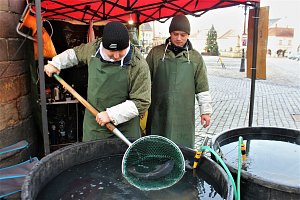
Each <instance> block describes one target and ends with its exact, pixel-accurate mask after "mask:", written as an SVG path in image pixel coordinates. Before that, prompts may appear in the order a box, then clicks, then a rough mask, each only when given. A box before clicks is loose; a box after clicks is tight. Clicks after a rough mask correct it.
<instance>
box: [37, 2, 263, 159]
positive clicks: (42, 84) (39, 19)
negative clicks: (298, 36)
mask: <svg viewBox="0 0 300 200" xmlns="http://www.w3.org/2000/svg"><path fill="white" fill-rule="evenodd" d="M174 1H176V0H174ZM55 2H56V3H59V1H55ZM107 2H109V1H107ZM136 2H137V0H136V1H135V3H136ZM191 2H192V0H191ZM221 2H226V0H222V1H220V3H221ZM228 2H235V3H236V5H239V4H242V3H240V2H238V1H228ZM135 3H133V4H132V5H131V6H133V5H134V4H135ZM197 3H198V0H197V1H196V4H197ZM75 5H78V4H75ZM174 5H175V4H174ZM218 5H219V4H216V5H214V7H213V8H212V9H216V8H223V7H218ZM232 5H235V4H231V6H232ZM245 5H247V6H252V7H254V9H255V15H254V27H253V28H254V33H253V50H252V55H253V57H252V67H251V70H252V76H251V93H250V108H249V109H250V110H249V124H248V126H249V127H251V126H252V122H253V109H254V96H255V80H256V60H257V41H258V21H259V9H260V3H249V2H247V3H246V4H245ZM87 6H88V5H86V7H87ZM113 6H118V7H120V6H119V5H118V4H117V3H116V4H114V5H113ZM153 6H158V5H156V4H154V5H153ZM128 7H130V6H129V4H128ZM225 7H228V6H225ZM87 8H88V7H87ZM113 8H114V7H113ZM113 8H112V9H113ZM122 8H123V9H127V8H124V7H122ZM103 9H105V6H104V5H103ZM112 9H111V10H112ZM128 9H129V8H128ZM145 9H147V8H145ZM148 9H149V7H148ZM35 10H36V11H35V12H36V23H37V40H38V69H39V77H40V81H39V82H40V98H41V99H40V100H41V101H40V104H41V113H42V127H43V129H42V131H43V140H44V153H45V155H48V154H49V153H50V146H49V137H48V118H47V108H46V94H45V74H44V55H43V39H42V14H41V13H42V8H41V0H35ZM209 10H210V9H209ZM182 11H184V13H186V14H190V15H192V16H196V17H200V16H201V15H203V14H204V13H206V12H207V11H208V10H204V11H202V13H200V14H194V13H190V12H188V11H186V10H184V9H182V8H178V10H177V11H176V13H177V12H178V13H182ZM54 12H55V11H54ZM89 12H92V11H90V10H89V9H86V10H85V13H89ZM157 12H158V11H157ZM92 13H93V16H97V15H98V14H97V13H98V10H95V11H93V12H92ZM129 13H134V11H133V10H131V11H130V10H129ZM139 14H141V13H139ZM60 15H62V14H60ZM63 15H64V16H66V17H68V18H70V17H69V16H67V15H65V14H63ZM127 15H128V13H127ZM120 16H121V15H120ZM120 16H115V18H116V20H118V18H119V17H120ZM138 16H139V15H138V14H137V17H138ZM170 17H171V16H170ZM82 19H84V17H83V18H82ZM107 19H108V18H107ZM147 19H149V21H153V20H157V21H160V20H161V19H154V18H152V17H151V16H147ZM76 20H77V19H76ZM102 20H106V19H104V18H103V19H102ZM166 20H167V19H166ZM166 20H165V21H166ZM81 21H83V20H81ZM120 21H122V20H120ZM165 21H160V22H165ZM83 22H84V21H83ZM144 22H148V20H145V21H144ZM144 22H143V23H144Z"/></svg>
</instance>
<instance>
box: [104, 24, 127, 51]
mask: <svg viewBox="0 0 300 200" xmlns="http://www.w3.org/2000/svg"><path fill="white" fill-rule="evenodd" d="M102 44H103V47H104V48H105V49H108V50H113V51H120V50H123V49H126V48H127V47H128V46H129V33H128V30H127V28H126V26H124V25H123V24H122V23H121V22H109V23H107V24H106V25H105V27H104V29H103V35H102Z"/></svg>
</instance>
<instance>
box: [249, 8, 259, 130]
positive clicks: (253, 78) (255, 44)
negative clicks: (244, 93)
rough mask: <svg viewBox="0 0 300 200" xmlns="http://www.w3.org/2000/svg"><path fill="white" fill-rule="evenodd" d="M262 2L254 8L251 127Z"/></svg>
mask: <svg viewBox="0 0 300 200" xmlns="http://www.w3.org/2000/svg"><path fill="white" fill-rule="evenodd" d="M259 8H260V4H259V3H255V8H254V12H255V14H254V32H253V49H252V55H253V56H252V68H251V69H252V72H251V73H252V74H251V94H250V110H249V127H252V122H253V108H254V95H255V80H256V60H257V40H258V20H259Z"/></svg>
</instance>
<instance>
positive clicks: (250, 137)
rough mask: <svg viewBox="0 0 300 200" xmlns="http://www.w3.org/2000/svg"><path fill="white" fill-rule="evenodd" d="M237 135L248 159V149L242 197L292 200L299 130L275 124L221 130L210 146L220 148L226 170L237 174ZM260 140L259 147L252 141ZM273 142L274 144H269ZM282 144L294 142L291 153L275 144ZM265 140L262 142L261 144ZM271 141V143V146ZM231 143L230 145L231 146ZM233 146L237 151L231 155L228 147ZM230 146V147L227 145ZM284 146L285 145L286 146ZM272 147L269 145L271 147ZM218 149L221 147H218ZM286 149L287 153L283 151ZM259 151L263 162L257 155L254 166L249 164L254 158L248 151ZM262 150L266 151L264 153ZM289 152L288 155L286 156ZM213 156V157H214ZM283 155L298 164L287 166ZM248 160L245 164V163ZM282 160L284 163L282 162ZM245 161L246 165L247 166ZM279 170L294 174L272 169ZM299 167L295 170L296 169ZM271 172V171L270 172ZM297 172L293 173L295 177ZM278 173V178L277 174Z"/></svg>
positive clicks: (298, 193) (297, 188)
mask: <svg viewBox="0 0 300 200" xmlns="http://www.w3.org/2000/svg"><path fill="white" fill-rule="evenodd" d="M239 136H242V137H243V140H244V144H245V145H246V155H247V159H248V153H249V151H252V152H250V153H249V161H247V160H246V162H245V164H246V165H245V166H246V167H245V168H244V169H243V167H242V170H241V188H240V190H241V199H244V200H248V199H265V200H268V199H272V200H277V199H278V200H282V199H287V200H293V199H295V200H296V199H300V177H299V174H300V171H299V169H300V168H299V166H300V157H299V151H300V147H299V144H300V131H299V130H293V129H285V128H275V127H247V128H238V129H231V130H228V131H224V132H222V133H220V134H218V135H216V136H214V137H213V138H212V143H211V144H212V148H213V149H214V150H215V151H216V152H221V153H220V154H222V156H223V160H224V162H225V163H226V165H227V166H228V168H229V170H230V171H231V172H232V173H233V175H235V176H236V175H237V166H238V165H237V154H238V148H237V141H238V140H239ZM258 141H260V142H261V143H260V144H263V145H260V147H259V148H257V146H255V145H254V144H257V142H258ZM272 143H273V144H272ZM280 143H282V144H285V145H287V146H289V145H293V148H290V149H293V150H290V151H293V152H292V153H288V151H286V150H287V148H280V145H279V146H278V145H274V144H280ZM264 144H265V145H264ZM270 144H272V146H270ZM230 145H231V146H230ZM234 146H236V148H235V149H234V152H236V155H235V156H230V155H231V154H232V152H230V149H232V148H231V147H234ZM228 147H230V148H228ZM285 147H286V146H285ZM270 148H272V149H270ZM219 149H221V151H219ZM259 149H265V150H269V151H268V152H263V153H261V152H262V151H260V150H259ZM284 152H286V153H284ZM260 153H261V154H262V155H261V156H262V157H263V162H261V159H257V164H255V166H254V165H253V166H254V167H253V166H251V164H252V163H251V162H253V163H255V160H254V159H252V160H251V155H254V154H255V155H254V156H253V158H254V157H256V158H259V155H258V154H260ZM279 153H281V154H282V153H284V155H283V156H280V155H278V154H279ZM263 154H267V155H266V156H263ZM274 154H276V155H275V156H280V158H281V159H278V160H275V159H274V160H271V161H272V162H271V161H270V159H271V158H273V155H274ZM289 156H291V158H289ZM213 159H214V158H213ZM284 159H287V160H290V161H291V163H292V165H293V164H295V165H297V166H298V167H297V166H293V169H295V170H290V169H289V166H288V164H287V163H288V162H285V161H283V160H284ZM247 162H248V164H249V165H248V164H247ZM282 162H284V163H282ZM247 165H248V168H247ZM259 165H262V167H263V168H264V169H265V172H263V170H261V171H259V173H258V174H257V173H256V171H255V170H253V169H254V168H256V166H258V167H257V168H261V167H260V166H259ZM274 168H275V169H276V170H279V171H280V172H284V173H286V172H285V171H283V170H281V168H284V170H286V171H287V172H288V173H291V174H293V173H294V175H291V176H294V177H293V178H292V179H289V178H288V177H286V176H284V175H282V174H284V173H282V174H281V173H273V172H272V170H273V169H274ZM297 170H298V171H297ZM270 174H273V175H272V176H270ZM295 176H296V177H295ZM278 177H279V178H278Z"/></svg>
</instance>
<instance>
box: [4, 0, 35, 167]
mask: <svg viewBox="0 0 300 200" xmlns="http://www.w3.org/2000/svg"><path fill="white" fill-rule="evenodd" d="M25 3H26V1H25V0H24V1H20V0H1V3H0V24H1V26H2V28H1V29H0V138H1V139H0V148H2V147H5V146H8V145H11V144H14V143H16V142H18V141H20V140H24V139H25V140H27V141H28V142H29V143H30V148H29V150H30V151H27V153H24V152H19V153H17V154H14V155H9V156H2V157H0V167H3V166H5V165H9V164H12V163H17V162H19V161H21V160H24V159H27V158H28V155H27V154H31V155H32V154H35V153H36V152H35V151H36V150H35V149H37V147H36V143H37V139H36V138H37V128H36V124H35V122H34V121H35V120H34V119H33V110H32V106H31V105H32V103H31V87H30V70H29V65H28V56H26V55H27V54H26V51H27V47H26V45H27V44H28V43H27V42H25V41H24V39H25V38H24V37H22V36H20V35H19V34H18V33H17V32H16V27H17V23H18V21H19V19H20V17H21V15H22V13H23V11H24V8H25Z"/></svg>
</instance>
